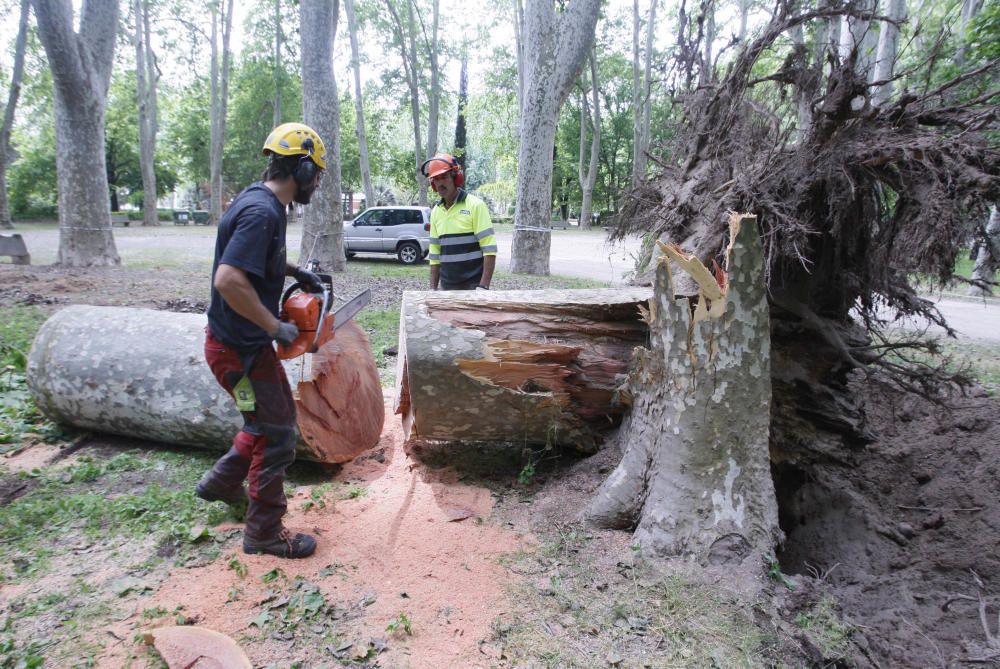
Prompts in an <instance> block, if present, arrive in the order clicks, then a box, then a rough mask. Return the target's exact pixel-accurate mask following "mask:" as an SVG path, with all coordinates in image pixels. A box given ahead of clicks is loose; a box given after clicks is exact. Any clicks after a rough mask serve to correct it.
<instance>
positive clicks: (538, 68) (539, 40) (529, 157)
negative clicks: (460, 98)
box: [510, 0, 601, 275]
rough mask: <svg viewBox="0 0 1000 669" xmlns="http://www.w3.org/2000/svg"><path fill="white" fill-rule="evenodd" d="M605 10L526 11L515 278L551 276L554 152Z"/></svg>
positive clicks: (592, 0) (544, 4)
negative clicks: (569, 99)
mask: <svg viewBox="0 0 1000 669" xmlns="http://www.w3.org/2000/svg"><path fill="white" fill-rule="evenodd" d="M600 6H601V3H600V0H570V1H569V2H568V3H567V4H566V5H565V8H564V9H563V11H562V12H561V13H559V14H558V15H557V14H556V10H555V5H554V4H553V3H552V2H551V1H550V0H539V1H537V2H532V3H529V4H528V6H527V8H526V9H525V13H524V30H523V35H522V39H523V41H524V68H523V70H522V71H521V73H520V75H521V77H522V78H523V80H524V81H523V82H522V83H523V92H524V99H523V100H522V104H521V128H520V134H521V137H520V139H521V141H520V146H519V148H518V161H517V164H518V171H517V206H516V208H515V211H514V241H513V243H512V251H511V264H510V269H511V271H512V272H514V273H519V274H541V275H546V274H548V273H549V252H550V247H551V243H552V240H551V238H550V233H551V232H552V229H551V218H550V217H551V213H552V149H553V147H554V146H555V136H556V126H557V124H558V121H559V110H560V108H561V107H562V105H563V102H565V100H566V96H567V95H569V92H570V89H571V87H572V86H573V82H574V81H575V80H576V77H577V75H579V73H580V68H581V67H582V66H583V62H584V59H585V58H586V57H587V53H588V52H589V51H590V48H591V45H592V44H593V41H594V26H595V25H596V24H597V16H598V14H599V11H600Z"/></svg>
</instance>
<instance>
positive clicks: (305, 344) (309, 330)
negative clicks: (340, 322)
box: [278, 293, 333, 360]
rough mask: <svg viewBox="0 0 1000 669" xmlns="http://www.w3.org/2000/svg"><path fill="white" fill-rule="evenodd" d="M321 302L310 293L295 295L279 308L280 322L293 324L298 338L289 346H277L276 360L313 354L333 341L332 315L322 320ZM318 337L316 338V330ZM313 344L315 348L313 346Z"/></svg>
mask: <svg viewBox="0 0 1000 669" xmlns="http://www.w3.org/2000/svg"><path fill="white" fill-rule="evenodd" d="M322 311H323V300H322V299H321V298H320V297H319V296H318V295H315V294H312V293H296V294H295V295H292V296H291V297H289V298H288V299H287V300H285V303H284V304H283V305H282V306H281V320H283V321H288V322H290V323H295V327H297V328H298V329H299V336H298V337H296V338H295V341H293V342H292V343H291V344H290V345H288V346H284V345H281V344H279V345H278V358H280V359H281V360H291V359H292V358H297V357H299V356H300V355H302V354H303V353H315V352H316V350H317V349H318V348H319V347H320V346H322V345H323V344H325V343H326V342H328V341H330V340H331V339H333V314H330V313H328V314H326V316H325V317H323V318H322V320H323V322H322V324H321V323H320V318H321V317H322V316H321V314H322ZM317 328H319V330H320V335H319V338H318V339H317V338H316V329H317ZM314 344H315V346H314Z"/></svg>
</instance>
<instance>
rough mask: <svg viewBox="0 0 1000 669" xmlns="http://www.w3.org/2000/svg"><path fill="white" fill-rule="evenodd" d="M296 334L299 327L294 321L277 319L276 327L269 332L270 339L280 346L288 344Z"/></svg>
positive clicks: (293, 339) (297, 334)
mask: <svg viewBox="0 0 1000 669" xmlns="http://www.w3.org/2000/svg"><path fill="white" fill-rule="evenodd" d="M298 336H299V328H298V327H297V326H296V325H295V323H289V322H288V321H278V329H277V330H276V331H275V332H273V333H271V339H273V340H274V341H276V342H278V343H279V344H281V345H282V346H290V345H291V343H292V342H293V341H295V338H296V337H298Z"/></svg>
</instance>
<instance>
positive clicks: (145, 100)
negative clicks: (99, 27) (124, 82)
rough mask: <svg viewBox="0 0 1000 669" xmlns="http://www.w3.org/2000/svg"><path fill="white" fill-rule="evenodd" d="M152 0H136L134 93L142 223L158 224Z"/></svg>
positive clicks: (157, 76) (155, 73)
mask: <svg viewBox="0 0 1000 669" xmlns="http://www.w3.org/2000/svg"><path fill="white" fill-rule="evenodd" d="M149 5H150V2H149V0H135V2H134V4H133V13H134V14H135V35H134V39H133V43H134V45H135V92H136V100H137V101H138V112H139V167H140V169H141V171H142V224H143V225H159V224H160V219H159V216H158V215H157V211H156V169H155V166H156V133H157V129H158V127H159V124H158V121H157V96H156V88H157V82H158V81H159V78H160V75H159V70H158V68H157V67H156V56H155V54H154V53H153V46H152V44H150V40H149V36H150V30H149V24H150V20H149V12H150V6H149Z"/></svg>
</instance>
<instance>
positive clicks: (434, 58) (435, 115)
mask: <svg viewBox="0 0 1000 669" xmlns="http://www.w3.org/2000/svg"><path fill="white" fill-rule="evenodd" d="M440 5H441V2H440V0H431V17H432V18H431V34H430V35H428V34H427V26H425V25H424V24H423V21H422V20H421V22H420V25H421V28H422V30H423V33H424V42H425V44H426V45H427V53H428V56H429V60H430V67H431V88H430V92H429V93H428V94H427V157H428V158H429V157H430V156H433V155H434V154H435V153H437V150H438V126H439V125H440V117H441V67H440V63H439V57H440V54H439V53H438V51H439V46H440V40H439V39H438V27H439V23H440V21H441V7H440ZM417 161H418V162H420V163H423V160H421V158H420V156H417Z"/></svg>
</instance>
